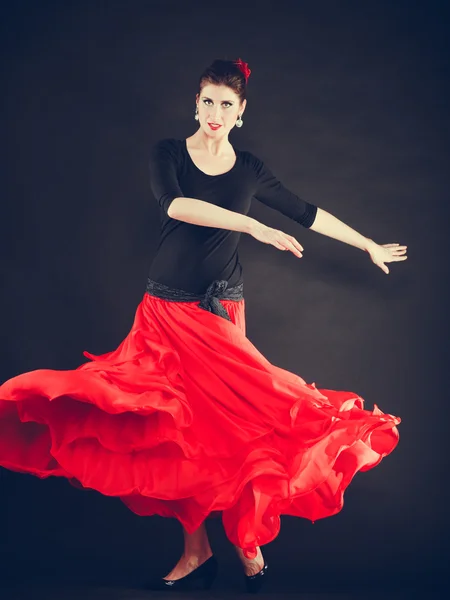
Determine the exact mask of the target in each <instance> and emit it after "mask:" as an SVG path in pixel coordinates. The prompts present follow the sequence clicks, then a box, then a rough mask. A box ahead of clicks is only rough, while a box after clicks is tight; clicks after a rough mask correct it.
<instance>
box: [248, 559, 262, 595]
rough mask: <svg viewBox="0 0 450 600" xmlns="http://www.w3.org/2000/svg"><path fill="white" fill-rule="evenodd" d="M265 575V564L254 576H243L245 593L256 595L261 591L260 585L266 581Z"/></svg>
mask: <svg viewBox="0 0 450 600" xmlns="http://www.w3.org/2000/svg"><path fill="white" fill-rule="evenodd" d="M266 574H267V563H265V564H264V566H263V568H262V569H261V571H258V573H255V575H244V577H245V587H246V590H247V592H249V593H250V594H256V592H259V590H260V589H261V586H262V584H263V583H264V581H265V580H266V576H267V575H266Z"/></svg>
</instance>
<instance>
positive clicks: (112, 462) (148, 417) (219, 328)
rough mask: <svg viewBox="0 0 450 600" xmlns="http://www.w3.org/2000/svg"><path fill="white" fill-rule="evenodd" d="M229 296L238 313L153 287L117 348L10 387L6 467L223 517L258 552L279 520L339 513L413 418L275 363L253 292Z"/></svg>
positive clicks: (144, 507)
mask: <svg viewBox="0 0 450 600" xmlns="http://www.w3.org/2000/svg"><path fill="white" fill-rule="evenodd" d="M221 302H222V304H223V306H224V307H225V308H226V309H227V311H228V313H229V315H230V317H231V321H228V320H226V319H224V318H223V317H221V316H217V315H215V314H213V313H210V312H207V311H206V310H203V309H202V308H200V307H199V306H198V302H172V301H167V300H162V299H160V298H157V297H154V296H151V295H149V294H148V293H145V294H144V297H143V299H142V301H141V302H140V303H139V305H138V307H137V309H136V313H135V318H134V322H133V325H132V327H131V330H130V332H129V333H128V335H127V336H126V337H125V339H124V340H123V341H122V342H121V343H120V345H119V346H118V347H117V349H116V350H113V351H112V352H107V353H105V354H102V355H93V354H90V353H89V352H84V353H83V354H84V355H85V356H86V357H87V358H89V359H90V360H89V361H88V362H86V363H83V364H81V365H80V366H79V367H77V368H76V369H73V370H50V369H38V370H35V371H30V372H27V373H23V374H20V375H18V376H16V377H13V378H12V379H9V380H8V381H6V382H4V383H3V384H2V385H1V386H0V430H1V435H0V465H2V466H3V467H6V468H7V469H10V470H13V471H18V472H22V473H30V474H32V475H35V476H37V477H41V478H44V477H48V476H50V475H55V476H61V477H66V478H67V479H68V481H69V482H70V483H71V484H73V485H75V486H77V487H80V488H89V489H94V490H97V491H99V492H100V493H102V494H104V495H106V496H117V497H119V498H120V499H121V500H122V501H123V502H124V503H125V505H126V506H127V507H128V508H129V509H130V510H132V511H133V512H134V513H136V514H137V515H142V516H146V515H154V514H157V515H161V516H163V517H174V518H176V519H178V520H179V521H180V522H181V523H182V525H183V526H184V527H185V528H186V529H187V531H188V532H193V531H194V530H195V529H196V528H197V527H198V526H199V525H200V524H201V523H202V522H203V521H204V520H205V519H206V518H207V517H213V516H218V515H219V514H220V515H221V516H222V522H223V525H224V529H225V533H226V535H227V537H228V539H229V540H230V541H231V542H232V543H233V544H235V545H237V546H239V547H241V548H242V549H243V550H244V552H245V554H246V556H248V557H249V558H252V557H254V556H256V546H259V545H263V544H267V543H268V542H270V541H272V540H273V539H274V538H275V537H276V536H277V535H278V532H279V530H280V515H282V514H284V515H294V516H297V517H303V518H306V519H309V520H311V521H315V520H317V519H321V518H324V517H328V516H331V515H334V514H336V513H337V512H339V511H340V510H341V508H342V506H343V495H344V490H345V489H346V488H347V486H348V485H349V483H350V482H351V480H352V478H353V477H354V475H355V474H356V473H357V472H358V471H367V470H368V469H371V468H373V467H375V466H376V465H378V463H379V462H380V461H381V460H382V458H383V457H384V456H386V455H387V454H389V453H390V452H392V450H393V449H394V448H395V446H396V445H397V443H398V440H399V434H398V430H397V427H396V425H398V424H399V423H400V421H401V419H400V418H399V417H396V416H393V415H390V414H386V413H383V412H382V411H381V410H380V409H379V408H378V407H377V405H374V408H373V410H365V409H364V408H363V405H364V401H363V399H362V398H361V397H359V396H358V395H357V394H355V393H352V392H346V391H335V390H327V389H318V388H316V386H315V384H314V383H311V384H308V383H306V382H305V381H304V380H303V379H302V378H301V377H299V376H298V375H295V374H293V373H291V372H289V371H286V370H284V369H281V368H279V367H276V366H275V365H273V364H271V363H270V362H269V361H268V360H267V359H266V358H265V357H264V356H263V355H262V354H261V353H260V352H259V351H258V350H257V349H256V348H255V346H254V345H253V344H252V343H251V342H250V340H249V339H248V338H247V337H246V335H245V301H244V300H241V301H239V302H236V301H233V300H222V301H221Z"/></svg>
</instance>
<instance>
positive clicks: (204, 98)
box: [202, 96, 233, 104]
mask: <svg viewBox="0 0 450 600" xmlns="http://www.w3.org/2000/svg"><path fill="white" fill-rule="evenodd" d="M202 100H211V102H214V100H213V99H212V98H208V96H202ZM222 102H229V103H230V104H233V101H232V100H222Z"/></svg>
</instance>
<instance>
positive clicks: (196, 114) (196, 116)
mask: <svg viewBox="0 0 450 600" xmlns="http://www.w3.org/2000/svg"><path fill="white" fill-rule="evenodd" d="M194 119H195V120H196V121H198V107H197V106H196V107H195V115H194Z"/></svg>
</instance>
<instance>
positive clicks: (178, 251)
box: [148, 138, 317, 294]
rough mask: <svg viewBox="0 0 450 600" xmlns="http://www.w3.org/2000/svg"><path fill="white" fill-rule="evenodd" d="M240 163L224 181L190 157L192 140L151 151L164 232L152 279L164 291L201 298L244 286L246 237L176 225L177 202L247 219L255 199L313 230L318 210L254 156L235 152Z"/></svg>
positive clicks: (165, 142)
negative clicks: (241, 247) (217, 284)
mask: <svg viewBox="0 0 450 600" xmlns="http://www.w3.org/2000/svg"><path fill="white" fill-rule="evenodd" d="M234 151H235V154H236V162H235V164H234V166H233V167H232V168H231V169H230V170H229V171H227V172H226V173H222V174H221V175H207V174H206V173H204V172H203V171H201V170H200V169H199V168H198V167H197V166H196V165H195V163H194V162H193V160H192V158H191V157H190V155H189V153H188V150H187V146H186V140H177V139H173V138H168V139H163V140H160V141H159V142H157V143H156V144H155V145H154V146H153V147H152V149H151V156H150V184H151V189H152V192H153V195H154V196H155V199H156V201H157V202H158V205H159V207H160V218H161V232H160V238H159V243H158V247H157V252H156V256H155V257H154V259H153V261H152V264H151V266H150V270H149V274H148V275H149V277H150V278H151V279H153V280H154V281H157V282H159V283H163V284H164V285H167V286H170V287H174V288H178V289H182V290H186V291H188V292H193V293H196V294H202V293H204V292H205V291H206V289H207V287H208V286H209V284H210V283H211V282H212V281H214V280H215V279H219V280H220V279H224V280H226V281H228V286H229V287H232V286H235V285H237V284H238V283H241V282H242V281H243V270H242V265H241V263H240V262H239V255H238V243H239V238H240V235H241V232H239V231H230V230H228V229H219V228H216V227H204V226H202V225H193V224H191V223H185V222H184V221H180V220H176V219H172V218H171V217H169V216H168V214H167V211H168V208H169V206H170V203H171V202H172V200H173V199H174V198H178V197H180V196H181V197H183V196H184V197H186V198H196V199H198V200H204V201H205V202H210V203H211V204H215V205H217V206H221V207H222V208H226V209H228V210H232V211H234V212H238V213H241V214H244V215H247V214H248V211H249V209H250V204H251V200H252V197H255V198H256V199H257V200H259V201H260V202H263V203H264V204H266V205H267V206H270V207H271V208H274V209H275V210H278V211H279V212H281V213H283V214H284V215H286V216H287V217H289V218H291V219H293V220H294V221H296V222H297V223H300V225H303V226H304V227H307V228H309V227H311V225H312V224H313V223H314V219H315V217H316V213H317V207H316V206H315V205H314V204H311V203H309V202H306V201H305V200H302V199H301V198H299V197H298V196H297V195H296V194H294V193H292V192H291V191H289V190H288V189H286V188H285V187H284V186H283V184H282V183H281V182H280V181H279V180H278V179H277V178H276V177H275V175H274V174H273V173H272V172H271V171H270V170H269V169H268V168H267V167H266V166H265V165H264V163H263V162H262V161H261V160H260V159H259V158H257V157H256V156H254V155H253V154H252V153H250V152H248V151H244V150H238V149H237V148H234Z"/></svg>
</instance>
